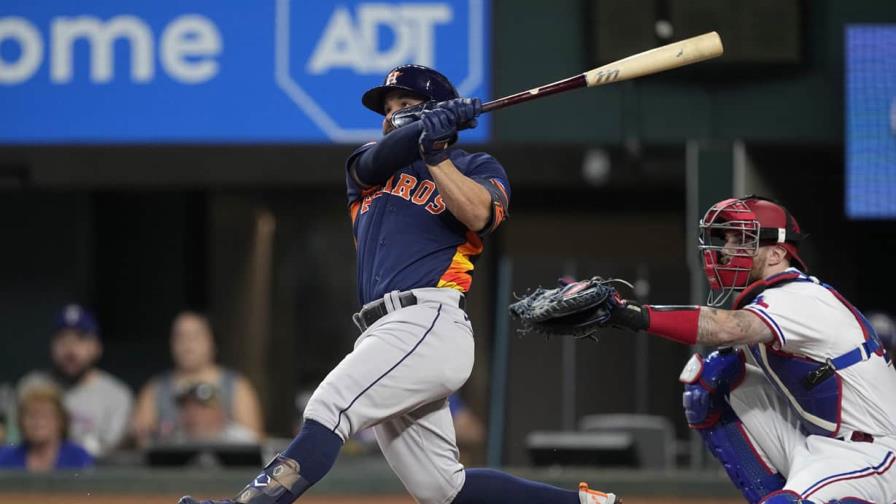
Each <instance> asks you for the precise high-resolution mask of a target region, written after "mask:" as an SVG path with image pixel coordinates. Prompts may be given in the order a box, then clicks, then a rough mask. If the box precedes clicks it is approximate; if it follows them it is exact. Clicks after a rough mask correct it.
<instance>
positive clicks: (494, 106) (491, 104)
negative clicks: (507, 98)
mask: <svg viewBox="0 0 896 504" xmlns="http://www.w3.org/2000/svg"><path fill="white" fill-rule="evenodd" d="M507 105H508V104H507V103H502V102H501V99H500V98H499V99H497V100H492V101H487V102H485V103H483V104H482V113H483V114H484V113H486V112H491V111H492V110H498V109H502V108H504V107H506V106H507Z"/></svg>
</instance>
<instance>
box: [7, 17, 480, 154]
mask: <svg viewBox="0 0 896 504" xmlns="http://www.w3.org/2000/svg"><path fill="white" fill-rule="evenodd" d="M488 7H489V5H488V0H430V1H419V0H401V1H383V0H369V1H363V0H340V1H339V2H331V1H320V0H313V1H312V0H255V1H251V2H249V1H245V0H243V1H237V0H144V1H142V2H135V1H132V2H126V3H122V2H121V1H118V0H82V1H79V2H72V1H69V0H41V1H29V0H5V1H3V2H0V144H40V143H150V142H151V143H222V142H240V143H252V142H265V143H268V142H303V143H325V142H340V143H358V142H365V141H369V140H372V139H376V138H377V137H379V136H380V135H381V122H382V116H379V115H377V114H375V113H373V112H371V111H369V110H367V109H366V108H364V107H363V106H362V105H361V101H360V97H361V95H362V94H363V92H364V91H366V90H367V89H368V88H371V87H373V86H377V85H379V84H381V83H382V80H383V78H384V77H385V75H386V74H387V73H388V71H389V70H390V69H391V68H393V67H395V66H397V65H400V64H404V63H417V64H422V65H427V66H432V67H435V68H437V69H438V70H439V71H441V72H442V73H444V74H446V75H447V76H448V77H449V78H450V79H451V80H452V82H454V83H455V85H456V86H457V88H458V91H459V92H460V94H461V95H462V96H476V97H479V98H481V99H483V100H486V99H488V97H489V89H490V83H489V63H490V62H489V51H490V47H489V43H488V41H489V39H490V37H489V31H488V27H489V26H490V22H489V19H488V15H489V11H488ZM489 126H490V124H489V120H488V117H483V118H482V119H481V120H480V123H479V127H478V128H476V129H475V130H472V131H468V132H464V133H462V135H463V137H464V139H465V140H467V141H474V142H482V141H485V140H487V139H488V137H489Z"/></svg>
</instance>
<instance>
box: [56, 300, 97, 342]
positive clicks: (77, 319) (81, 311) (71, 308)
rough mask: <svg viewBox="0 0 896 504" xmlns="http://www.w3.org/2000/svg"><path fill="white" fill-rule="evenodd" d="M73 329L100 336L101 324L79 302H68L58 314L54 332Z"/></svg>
mask: <svg viewBox="0 0 896 504" xmlns="http://www.w3.org/2000/svg"><path fill="white" fill-rule="evenodd" d="M64 329H73V330H75V331H79V332H81V333H84V334H85V335H86V334H92V335H94V336H99V334H100V326H99V324H97V323H96V319H95V318H94V317H93V315H92V314H91V313H90V312H89V311H87V310H86V309H85V308H84V307H83V306H81V305H79V304H74V303H73V304H68V305H65V306H63V307H62V309H61V310H59V313H58V314H57V315H56V323H55V325H54V332H59V331H62V330H64Z"/></svg>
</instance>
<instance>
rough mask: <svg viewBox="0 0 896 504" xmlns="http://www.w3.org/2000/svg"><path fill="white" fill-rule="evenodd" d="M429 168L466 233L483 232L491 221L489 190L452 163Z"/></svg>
mask: <svg viewBox="0 0 896 504" xmlns="http://www.w3.org/2000/svg"><path fill="white" fill-rule="evenodd" d="M427 167H428V168H429V173H430V174H431V175H432V180H433V182H435V184H436V187H438V189H439V194H440V195H441V196H442V200H443V201H444V202H445V206H446V207H447V208H448V211H449V212H451V215H453V216H454V217H455V218H456V219H457V220H459V221H460V222H461V223H463V225H465V226H467V229H469V230H471V231H476V232H479V231H482V229H483V228H485V226H486V225H488V223H489V221H490V220H491V212H492V195H491V194H490V193H489V192H488V190H486V189H485V187H482V184H480V183H479V182H476V181H475V180H473V179H471V178H469V177H467V176H466V175H464V174H463V173H461V172H460V170H458V169H457V167H456V166H454V163H452V162H451V159H446V160H444V161H441V162H439V163H437V164H436V165H429V164H427Z"/></svg>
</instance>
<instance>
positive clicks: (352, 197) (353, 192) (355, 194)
mask: <svg viewBox="0 0 896 504" xmlns="http://www.w3.org/2000/svg"><path fill="white" fill-rule="evenodd" d="M375 144H376V142H370V143H366V144H364V145H362V146H360V147H358V148H357V149H355V151H354V152H352V154H351V155H350V156H349V157H348V159H346V160H345V189H346V196H347V197H348V204H349V206H351V205H352V203H354V202H356V201H358V200H360V199H361V196H362V194H361V193H362V192H363V188H362V187H361V185H360V184H359V183H358V182H357V181H356V180H355V178H354V177H352V172H351V170H350V168H351V166H352V163H354V162H355V160H357V159H358V158H359V157H360V156H361V154H364V152H366V151H367V150H368V149H370V148H371V147H373V146H374V145H375Z"/></svg>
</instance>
